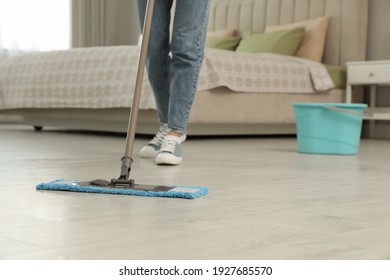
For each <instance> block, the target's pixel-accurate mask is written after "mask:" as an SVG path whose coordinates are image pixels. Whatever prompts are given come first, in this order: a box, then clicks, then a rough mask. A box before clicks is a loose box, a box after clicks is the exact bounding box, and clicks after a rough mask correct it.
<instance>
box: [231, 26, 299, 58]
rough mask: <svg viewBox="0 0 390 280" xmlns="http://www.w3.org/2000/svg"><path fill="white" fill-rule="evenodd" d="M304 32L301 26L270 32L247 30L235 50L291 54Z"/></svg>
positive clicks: (296, 47)
mask: <svg viewBox="0 0 390 280" xmlns="http://www.w3.org/2000/svg"><path fill="white" fill-rule="evenodd" d="M304 33H305V29H304V28H303V27H298V28H293V29H287V30H281V31H276V32H270V33H254V32H251V31H247V32H244V34H243V36H242V40H241V41H240V44H239V45H238V47H237V49H236V51H237V52H251V53H275V54H282V55H291V56H293V55H295V52H296V50H297V49H298V46H299V44H300V43H301V40H302V38H303V35H304Z"/></svg>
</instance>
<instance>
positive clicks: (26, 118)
mask: <svg viewBox="0 0 390 280" xmlns="http://www.w3.org/2000/svg"><path fill="white" fill-rule="evenodd" d="M367 15H368V1H367V0H343V1H339V0H212V2H211V7H210V18H209V25H208V31H209V33H208V34H213V32H218V31H221V30H234V31H235V33H236V34H235V36H239V37H241V36H243V34H246V33H247V32H248V31H251V32H253V33H258V34H263V33H264V32H265V31H267V29H268V28H271V29H272V27H276V28H277V27H278V26H284V25H286V26H289V25H291V24H294V23H300V22H304V21H308V20H315V19H318V18H323V17H327V18H328V19H329V21H328V25H327V29H326V41H325V44H324V49H323V54H321V61H320V62H319V61H312V60H308V59H303V58H301V57H295V56H294V57H287V56H284V55H282V56H283V57H284V59H285V60H283V61H284V62H281V57H280V55H278V54H272V53H271V54H270V53H260V54H253V53H245V52H241V53H240V54H237V52H235V51H228V50H221V49H207V50H206V55H205V61H204V64H203V66H202V71H201V75H200V80H199V87H198V92H197V95H196V98H195V101H194V105H193V109H192V113H191V116H190V120H189V124H188V134H189V135H248V134H251V135H252V134H253V135H255V134H257V135H258V134H294V133H295V117H294V112H293V108H292V103H294V102H344V99H345V90H344V88H343V87H337V86H335V83H334V80H330V79H331V78H332V77H331V76H329V75H328V73H329V72H327V71H326V72H327V73H325V72H324V69H326V68H325V67H324V66H323V65H325V64H326V65H328V66H331V67H337V66H344V65H345V63H346V62H347V61H359V60H364V59H365V48H366V35H367V34H366V29H367ZM271 31H272V30H271ZM271 31H270V32H271ZM210 36H211V35H210ZM137 48H138V47H137V46H112V47H94V48H75V49H71V50H66V51H52V52H45V53H31V54H24V55H20V56H15V57H10V58H7V59H6V60H4V61H2V62H1V63H0V114H7V115H17V116H22V118H23V123H24V124H29V125H32V126H34V127H35V128H36V129H40V128H41V127H59V128H67V129H82V130H98V131H112V132H125V131H126V129H127V122H128V116H129V111H130V106H131V101H132V87H133V82H134V71H135V65H136V61H137V54H138V49H137ZM239 60H240V61H241V62H242V61H243V62H242V64H239V62H238V61H239ZM280 63H285V64H286V63H287V64H289V67H290V68H286V66H284V65H281V64H280ZM275 65H279V66H275ZM228 66H229V67H228ZM278 67H279V68H278ZM222 68H223V69H222ZM244 68H248V69H250V71H251V72H250V73H249V74H248V73H246V72H243V71H244ZM265 68H268V69H271V71H275V72H282V73H283V71H288V72H286V73H289V75H284V77H290V80H289V81H286V79H285V80H282V79H281V80H280V81H279V82H276V81H274V80H271V81H270V80H269V79H268V78H267V77H270V76H275V75H273V74H272V72H268V73H267V74H263V75H260V74H259V73H264V71H265V70H264V69H265ZM256 69H257V70H256ZM272 69H274V70H272ZM283 69H290V70H283ZM291 69H294V70H291ZM229 71H230V72H229ZM293 72H294V73H295V72H297V73H301V74H303V76H304V78H301V77H298V76H294V75H290V74H291V73H293ZM240 75H241V77H240ZM248 77H249V78H248ZM250 77H252V78H251V79H250ZM259 79H260V81H259ZM261 79H262V80H261ZM267 79H268V80H267ZM297 80H299V81H300V82H298V83H297V84H294V83H295V82H296V81H297ZM303 80H305V81H303ZM267 83H268V85H267ZM256 84H261V85H260V87H256V86H255V85H256ZM270 85H271V86H270ZM280 85H284V87H283V86H280ZM310 88H311V90H310ZM355 98H357V100H356V101H361V96H359V95H355ZM158 126H159V123H158V120H157V114H156V111H155V105H154V100H153V96H152V93H151V89H150V86H149V84H148V79H147V76H145V77H144V85H143V92H142V98H141V107H140V111H139V117H138V124H137V133H140V134H154V133H155V131H156V129H157V127H158Z"/></svg>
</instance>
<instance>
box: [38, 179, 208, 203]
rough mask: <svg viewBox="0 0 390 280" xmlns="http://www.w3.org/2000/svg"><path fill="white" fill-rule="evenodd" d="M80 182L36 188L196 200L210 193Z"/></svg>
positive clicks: (185, 188)
mask: <svg viewBox="0 0 390 280" xmlns="http://www.w3.org/2000/svg"><path fill="white" fill-rule="evenodd" d="M77 182H80V181H78V180H63V179H60V180H55V181H52V182H48V183H41V184H39V185H37V186H36V188H37V190H51V191H72V192H85V193H105V194H124V195H136V196H151V197H152V196H153V197H171V198H187V199H194V198H198V197H201V196H204V195H206V194H207V193H208V188H207V187H198V186H172V187H167V186H163V188H164V190H163V191H161V190H159V191H154V190H142V189H137V188H136V187H135V188H113V187H102V186H95V185H85V186H84V185H83V186H80V185H77Z"/></svg>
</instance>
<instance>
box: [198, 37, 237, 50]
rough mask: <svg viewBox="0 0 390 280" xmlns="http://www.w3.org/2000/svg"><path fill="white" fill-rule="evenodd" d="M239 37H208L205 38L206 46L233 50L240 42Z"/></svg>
mask: <svg viewBox="0 0 390 280" xmlns="http://www.w3.org/2000/svg"><path fill="white" fill-rule="evenodd" d="M240 40H241V38H240V37H210V36H208V37H207V38H206V48H210V49H221V50H230V51H234V50H235V49H236V48H237V45H238V43H239V42H240Z"/></svg>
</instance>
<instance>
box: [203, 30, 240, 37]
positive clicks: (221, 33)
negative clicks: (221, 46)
mask: <svg viewBox="0 0 390 280" xmlns="http://www.w3.org/2000/svg"><path fill="white" fill-rule="evenodd" d="M236 33H237V32H236V30H234V29H222V30H216V31H208V32H207V37H219V38H221V37H235V36H236Z"/></svg>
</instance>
